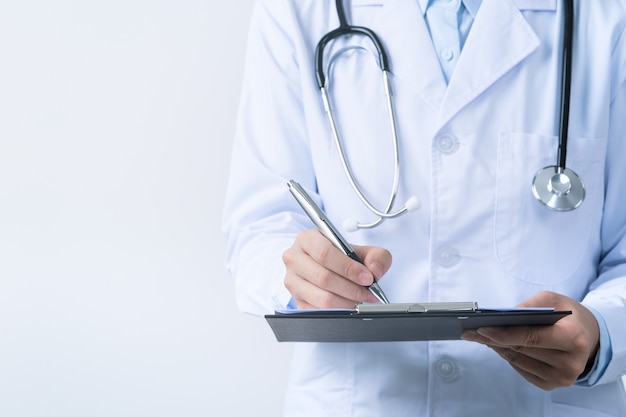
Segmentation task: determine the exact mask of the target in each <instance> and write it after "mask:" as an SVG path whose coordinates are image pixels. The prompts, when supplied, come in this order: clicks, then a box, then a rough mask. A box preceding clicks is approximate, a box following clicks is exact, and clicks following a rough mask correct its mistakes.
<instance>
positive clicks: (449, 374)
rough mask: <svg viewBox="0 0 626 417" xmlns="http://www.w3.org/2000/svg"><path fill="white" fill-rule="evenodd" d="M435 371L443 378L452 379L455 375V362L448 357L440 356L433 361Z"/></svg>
mask: <svg viewBox="0 0 626 417" xmlns="http://www.w3.org/2000/svg"><path fill="white" fill-rule="evenodd" d="M435 372H436V373H437V375H439V377H441V378H442V379H445V380H451V379H454V377H456V376H457V373H458V372H457V367H456V363H454V361H453V360H452V359H450V358H441V359H439V360H438V361H437V363H435Z"/></svg>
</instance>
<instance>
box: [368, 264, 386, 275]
mask: <svg viewBox="0 0 626 417" xmlns="http://www.w3.org/2000/svg"><path fill="white" fill-rule="evenodd" d="M370 271H372V274H374V276H375V277H376V278H380V277H382V276H383V274H384V273H385V271H384V270H383V267H382V266H380V264H379V263H376V262H374V263H373V264H371V265H370Z"/></svg>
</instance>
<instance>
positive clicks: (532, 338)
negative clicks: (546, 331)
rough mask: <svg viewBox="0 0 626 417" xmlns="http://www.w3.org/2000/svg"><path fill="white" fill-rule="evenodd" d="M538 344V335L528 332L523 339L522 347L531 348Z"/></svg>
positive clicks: (534, 332) (532, 331)
mask: <svg viewBox="0 0 626 417" xmlns="http://www.w3.org/2000/svg"><path fill="white" fill-rule="evenodd" d="M538 343H539V334H538V333H537V332H536V331H534V330H530V331H529V332H528V333H527V334H526V336H525V338H524V343H523V346H528V347H533V346H537V344H538Z"/></svg>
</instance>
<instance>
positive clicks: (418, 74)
mask: <svg viewBox="0 0 626 417" xmlns="http://www.w3.org/2000/svg"><path fill="white" fill-rule="evenodd" d="M362 1H363V0H362ZM420 1H422V0H420ZM420 1H408V0H387V1H379V2H378V3H380V4H382V5H383V6H384V7H382V8H381V9H380V12H379V15H378V16H377V18H376V20H375V22H373V24H374V25H375V26H376V27H379V28H381V29H382V28H384V33H380V36H381V38H382V40H383V42H384V44H385V47H386V48H387V51H388V54H389V60H390V65H391V71H392V73H394V75H395V76H397V77H398V78H400V79H402V80H403V81H405V82H407V83H408V84H409V85H410V86H411V87H412V88H413V89H414V90H415V92H416V93H417V94H419V95H420V96H421V97H422V99H423V100H424V101H425V102H426V103H427V104H428V105H429V106H430V107H432V108H433V110H434V111H435V112H436V113H437V114H438V123H437V124H438V126H439V127H441V126H443V125H444V124H446V123H447V122H448V121H449V120H450V119H451V118H452V117H454V115H455V114H457V113H458V112H459V111H460V110H461V109H462V108H463V107H465V106H466V105H468V104H469V103H471V102H472V101H473V100H474V99H475V98H476V97H478V96H480V95H481V94H482V93H484V92H485V91H486V90H488V89H489V88H490V87H491V86H492V85H493V84H494V83H495V82H496V81H497V80H498V79H500V78H501V77H502V76H503V75H504V74H506V73H507V72H509V71H510V70H511V69H513V68H514V67H515V66H517V65H518V64H519V63H520V62H521V61H523V60H524V59H525V58H526V57H527V56H528V55H530V54H531V53H532V52H533V51H534V50H535V49H537V48H538V46H539V44H540V40H539V38H538V37H537V35H536V34H535V32H534V30H533V29H532V27H531V26H530V25H529V24H528V22H527V21H526V19H525V17H524V15H523V13H522V11H523V10H543V11H545V10H555V9H556V0H482V4H481V6H480V9H479V11H478V13H477V15H476V19H475V21H474V23H473V26H472V30H471V31H470V34H469V36H468V39H467V41H466V43H465V46H464V49H463V53H462V54H461V57H460V58H459V62H458V63H457V67H456V69H455V72H454V75H453V77H452V79H451V80H450V83H449V84H448V85H446V82H445V80H444V78H443V74H442V72H441V68H440V66H439V62H438V60H437V57H436V55H435V51H434V50H433V47H432V43H431V42H426V41H424V40H427V39H428V40H429V39H430V34H429V32H428V28H427V26H426V23H425V21H424V19H415V16H417V15H420V16H421V15H423V11H422V9H421V7H420ZM374 30H376V28H374Z"/></svg>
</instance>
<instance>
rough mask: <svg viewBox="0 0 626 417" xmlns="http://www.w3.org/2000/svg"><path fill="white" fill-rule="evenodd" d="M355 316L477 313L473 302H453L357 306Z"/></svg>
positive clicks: (476, 307) (476, 306)
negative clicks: (455, 312) (453, 312)
mask: <svg viewBox="0 0 626 417" xmlns="http://www.w3.org/2000/svg"><path fill="white" fill-rule="evenodd" d="M355 310H356V312H357V314H390V313H434V312H452V311H459V312H473V313H475V312H476V311H478V303H476V302H475V301H454V302H437V303H392V304H357V305H356V307H355Z"/></svg>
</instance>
